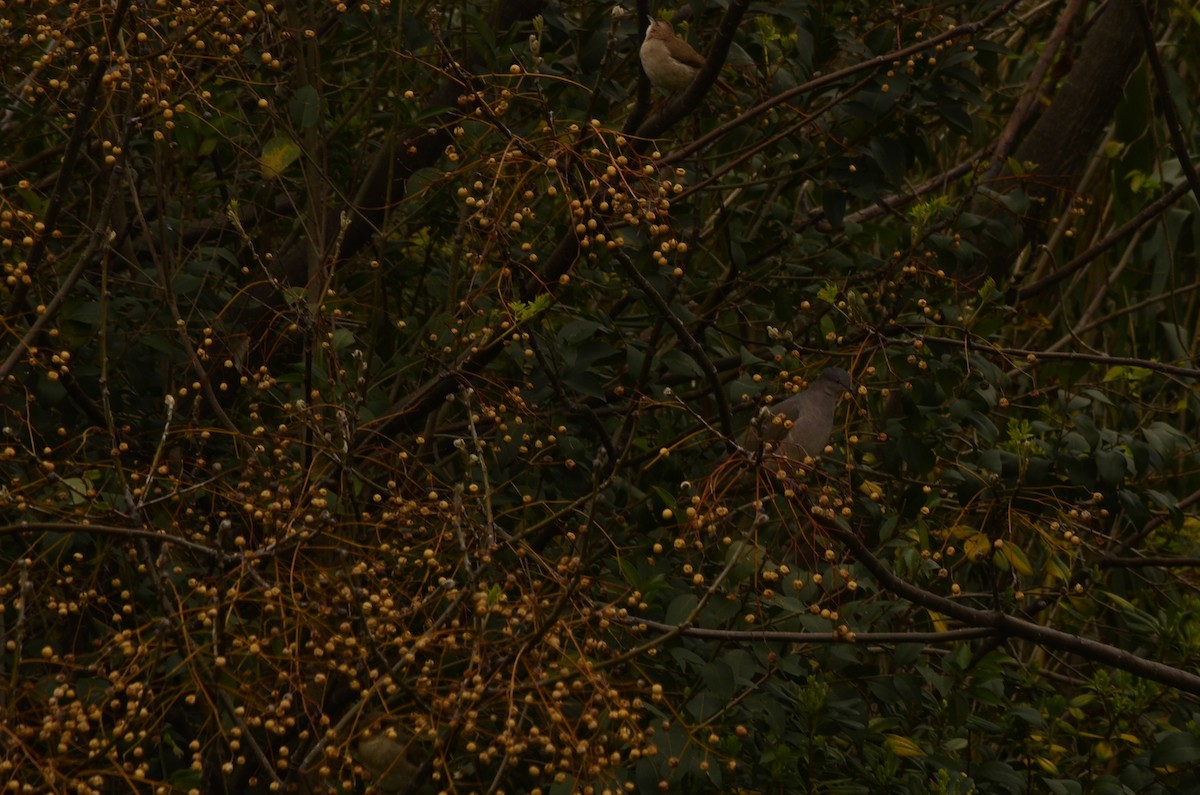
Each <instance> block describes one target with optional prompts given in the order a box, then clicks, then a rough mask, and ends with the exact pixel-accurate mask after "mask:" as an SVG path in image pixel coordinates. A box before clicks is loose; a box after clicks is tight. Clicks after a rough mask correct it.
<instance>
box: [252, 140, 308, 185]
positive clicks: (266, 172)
mask: <svg viewBox="0 0 1200 795" xmlns="http://www.w3.org/2000/svg"><path fill="white" fill-rule="evenodd" d="M298 157H300V147H299V146H298V145H297V144H296V143H295V142H294V141H292V140H290V139H288V138H284V137H283V136H282V135H277V136H275V137H274V138H272V139H271V140H269V141H267V142H266V143H265V144H264V145H263V151H262V157H260V158H259V163H260V164H261V165H262V174H263V176H264V177H266V178H267V179H274V178H275V177H278V176H279V175H280V174H282V173H283V172H284V169H286V168H287V167H288V166H290V165H291V164H292V163H294V162H296V158H298Z"/></svg>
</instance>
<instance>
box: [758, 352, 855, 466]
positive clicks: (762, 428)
mask: <svg viewBox="0 0 1200 795" xmlns="http://www.w3.org/2000/svg"><path fill="white" fill-rule="evenodd" d="M853 388H854V385H853V383H851V381H850V374H849V373H847V372H846V371H845V370H843V369H841V368H840V367H830V368H828V369H827V370H825V371H824V372H822V373H821V375H819V376H818V377H817V379H816V380H815V381H813V382H812V384H810V385H809V387H808V389H806V390H804V391H803V392H801V393H800V394H798V395H792V396H791V397H789V398H787V399H786V400H781V401H780V402H778V403H775V404H772V405H770V406H764V407H763V409H762V411H761V412H760V414H759V416H758V418H756V419H755V420H754V421H753V422H751V423H750V427H749V428H748V429H747V430H746V435H745V437H744V438H743V440H742V446H743V447H745V448H746V449H748V450H756V449H758V446H759V444H760V439H761V443H763V444H770V445H771V452H772V453H773V454H774V455H777V456H779V457H781V458H786V459H788V460H791V461H803V460H804V458H805V456H814V457H815V456H818V455H820V454H821V451H822V450H824V449H825V445H826V444H827V443H828V442H829V435H830V434H831V433H832V432H833V412H834V409H835V408H836V407H837V401H838V398H839V397H841V395H842V393H843V392H850V391H852V390H853Z"/></svg>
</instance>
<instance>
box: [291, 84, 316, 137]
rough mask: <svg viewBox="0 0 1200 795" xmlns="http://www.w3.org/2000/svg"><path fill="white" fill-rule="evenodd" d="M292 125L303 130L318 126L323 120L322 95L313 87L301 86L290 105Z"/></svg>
mask: <svg viewBox="0 0 1200 795" xmlns="http://www.w3.org/2000/svg"><path fill="white" fill-rule="evenodd" d="M288 111H289V112H290V114H291V117H292V123H293V124H295V125H296V126H297V127H299V128H300V129H301V130H307V129H308V128H309V127H313V126H315V125H316V123H317V121H318V120H319V119H320V118H321V95H320V94H318V93H317V89H316V88H314V87H313V86H301V87H300V88H299V89H298V90H297V91H296V94H295V96H293V97H292V101H291V102H290V103H288Z"/></svg>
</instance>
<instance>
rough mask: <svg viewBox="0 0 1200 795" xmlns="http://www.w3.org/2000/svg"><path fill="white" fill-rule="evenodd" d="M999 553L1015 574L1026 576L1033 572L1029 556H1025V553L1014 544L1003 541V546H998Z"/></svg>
mask: <svg viewBox="0 0 1200 795" xmlns="http://www.w3.org/2000/svg"><path fill="white" fill-rule="evenodd" d="M1000 554H1001V555H1003V556H1004V559H1005V560H1006V561H1008V565H1009V566H1012V568H1013V570H1014V571H1015V572H1017V574H1021V575H1024V576H1026V577H1028V576H1029V575H1031V574H1033V566H1031V565H1029V558H1027V557H1025V553H1024V552H1022V551H1021V548H1020V547H1018V546H1017V545H1016V544H1012V543H1009V542H1007V541H1006V542H1004V546H1002V547H1000Z"/></svg>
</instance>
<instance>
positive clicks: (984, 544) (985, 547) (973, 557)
mask: <svg viewBox="0 0 1200 795" xmlns="http://www.w3.org/2000/svg"><path fill="white" fill-rule="evenodd" d="M963 552H965V553H966V555H967V560H970V561H980V560H983V559H984V558H986V557H987V556H988V555H990V554H991V552H992V540H991V539H990V538H988V537H987V536H986V535H985V534H983V533H976V534H975V535H973V536H971V537H970V538H968V539H967V540H966V541H964V542H963Z"/></svg>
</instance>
